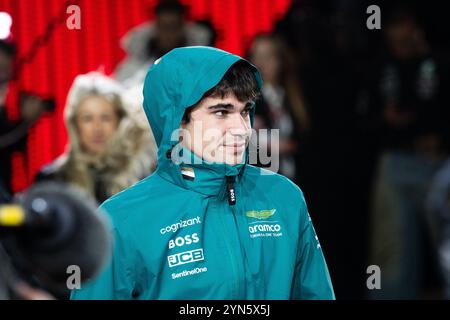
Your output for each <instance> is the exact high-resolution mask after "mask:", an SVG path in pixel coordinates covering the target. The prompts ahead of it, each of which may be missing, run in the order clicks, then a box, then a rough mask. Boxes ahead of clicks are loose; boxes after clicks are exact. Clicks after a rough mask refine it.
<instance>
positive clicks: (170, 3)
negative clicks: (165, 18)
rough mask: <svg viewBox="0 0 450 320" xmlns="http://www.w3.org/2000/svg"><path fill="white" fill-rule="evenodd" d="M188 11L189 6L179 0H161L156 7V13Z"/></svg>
mask: <svg viewBox="0 0 450 320" xmlns="http://www.w3.org/2000/svg"><path fill="white" fill-rule="evenodd" d="M186 11H187V7H186V6H185V5H183V4H182V3H181V2H179V1H178V0H160V1H159V2H158V4H157V5H156V7H155V13H156V15H159V14H161V13H165V12H173V13H177V14H179V15H183V14H185V13H186Z"/></svg>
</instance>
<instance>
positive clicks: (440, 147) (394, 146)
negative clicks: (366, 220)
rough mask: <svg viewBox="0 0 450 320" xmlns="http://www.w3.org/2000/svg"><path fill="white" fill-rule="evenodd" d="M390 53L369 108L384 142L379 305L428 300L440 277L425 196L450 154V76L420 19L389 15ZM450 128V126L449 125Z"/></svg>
mask: <svg viewBox="0 0 450 320" xmlns="http://www.w3.org/2000/svg"><path fill="white" fill-rule="evenodd" d="M383 35H384V40H385V45H386V46H385V48H386V50H385V51H384V52H381V54H380V55H379V56H378V59H377V61H376V62H375V63H374V64H373V68H371V69H370V70H369V73H368V75H367V79H368V85H367V88H368V89H367V97H368V99H367V101H368V106H369V107H368V110H369V114H370V118H371V119H372V125H373V128H374V129H375V130H377V132H378V134H379V139H380V141H379V149H380V156H379V162H378V167H377V173H376V177H375V185H374V194H373V212H372V225H371V227H372V230H371V252H370V263H369V264H375V265H378V266H379V267H380V268H381V272H382V288H381V290H373V291H372V292H371V294H370V297H371V298H383V299H417V298H421V297H423V289H424V284H425V281H426V280H428V281H430V279H426V277H425V275H428V278H429V275H430V274H434V273H433V272H427V271H433V268H434V266H433V264H432V263H430V261H433V256H432V255H430V252H431V250H430V243H429V232H428V230H427V224H426V219H425V212H424V204H425V195H426V192H427V190H428V187H429V185H430V182H431V179H432V177H433V175H434V174H435V172H436V170H437V169H438V168H439V167H440V165H441V164H442V159H443V156H444V154H445V145H446V143H445V141H444V140H445V139H444V134H443V132H444V129H445V126H446V125H448V123H447V124H446V123H445V117H443V108H444V107H446V105H445V104H446V103H445V98H444V91H443V88H444V84H443V79H444V70H443V68H442V64H441V63H440V61H439V59H438V58H437V57H436V56H435V55H434V54H433V52H432V51H431V49H430V47H429V45H428V43H427V41H426V38H425V34H424V31H423V28H422V27H421V25H420V23H419V20H418V19H417V17H416V15H415V12H414V11H413V10H412V9H411V8H410V7H409V6H407V5H406V4H400V5H398V6H395V7H394V8H392V9H391V11H390V13H389V14H388V15H386V18H385V22H384V25H383ZM447 122H448V119H447Z"/></svg>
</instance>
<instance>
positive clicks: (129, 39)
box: [114, 0, 215, 87]
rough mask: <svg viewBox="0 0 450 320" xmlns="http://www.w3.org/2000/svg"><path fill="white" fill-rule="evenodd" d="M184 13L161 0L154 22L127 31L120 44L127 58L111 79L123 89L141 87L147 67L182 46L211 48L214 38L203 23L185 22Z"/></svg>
mask: <svg viewBox="0 0 450 320" xmlns="http://www.w3.org/2000/svg"><path fill="white" fill-rule="evenodd" d="M186 12H187V8H186V6H184V5H183V4H182V3H181V2H179V1H178V0H160V1H159V2H158V4H157V5H156V7H155V14H156V21H149V22H147V23H144V24H142V25H139V26H137V27H135V28H133V29H132V30H130V31H129V32H128V33H127V34H126V35H125V36H124V37H123V39H122V40H121V42H122V47H123V48H124V50H125V51H126V53H127V56H126V57H125V58H124V60H123V61H122V62H120V64H119V65H118V66H117V68H116V70H115V75H114V77H115V78H116V79H117V80H118V81H119V82H121V83H122V84H123V85H124V86H126V87H132V86H134V85H137V84H140V85H143V83H144V78H145V75H146V74H147V70H148V68H149V67H150V65H151V64H152V63H153V61H155V60H156V59H158V58H159V57H161V56H162V55H164V54H165V53H167V52H169V51H170V50H172V49H174V48H177V47H183V46H200V45H212V44H213V43H212V41H213V39H214V36H215V34H214V33H213V32H212V30H211V26H210V25H209V26H208V25H207V24H206V22H202V23H194V22H186V21H185V15H186Z"/></svg>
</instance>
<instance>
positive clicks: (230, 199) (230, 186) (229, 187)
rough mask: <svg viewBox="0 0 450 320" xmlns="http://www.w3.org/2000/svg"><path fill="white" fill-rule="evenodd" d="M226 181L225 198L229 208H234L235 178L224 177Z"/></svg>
mask: <svg viewBox="0 0 450 320" xmlns="http://www.w3.org/2000/svg"><path fill="white" fill-rule="evenodd" d="M226 180H227V196H228V204H229V205H230V206H234V205H235V204H236V189H235V185H234V184H235V181H236V177H235V176H226Z"/></svg>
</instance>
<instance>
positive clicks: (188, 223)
mask: <svg viewBox="0 0 450 320" xmlns="http://www.w3.org/2000/svg"><path fill="white" fill-rule="evenodd" d="M200 223H202V222H201V221H200V217H199V216H197V217H195V218H192V219H187V220H180V221H179V222H177V223H174V224H171V225H170V226H167V227H164V228H161V230H159V232H160V233H161V234H165V233H168V232H176V231H177V230H178V229H182V228H185V227H188V226H192V225H195V224H200Z"/></svg>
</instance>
